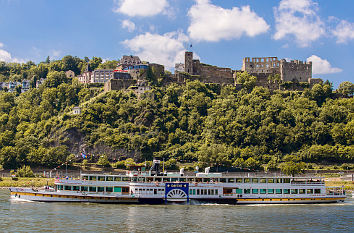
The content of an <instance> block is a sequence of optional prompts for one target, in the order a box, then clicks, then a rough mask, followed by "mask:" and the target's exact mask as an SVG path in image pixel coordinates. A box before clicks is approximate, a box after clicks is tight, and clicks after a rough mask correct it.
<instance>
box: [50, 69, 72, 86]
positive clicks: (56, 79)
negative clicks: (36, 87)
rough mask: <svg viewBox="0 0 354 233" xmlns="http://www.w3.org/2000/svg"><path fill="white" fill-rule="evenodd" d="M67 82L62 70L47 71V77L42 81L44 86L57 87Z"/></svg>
mask: <svg viewBox="0 0 354 233" xmlns="http://www.w3.org/2000/svg"><path fill="white" fill-rule="evenodd" d="M65 82H68V78H67V77H66V75H65V73H64V72H63V71H61V72H58V71H52V72H49V73H48V76H47V79H46V80H45V82H44V85H45V86H46V87H58V86H59V85H60V84H62V83H65Z"/></svg>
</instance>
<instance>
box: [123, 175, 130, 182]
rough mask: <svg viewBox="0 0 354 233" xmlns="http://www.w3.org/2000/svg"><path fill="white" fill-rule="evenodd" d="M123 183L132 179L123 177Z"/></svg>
mask: <svg viewBox="0 0 354 233" xmlns="http://www.w3.org/2000/svg"><path fill="white" fill-rule="evenodd" d="M122 181H130V177H126V176H124V177H122Z"/></svg>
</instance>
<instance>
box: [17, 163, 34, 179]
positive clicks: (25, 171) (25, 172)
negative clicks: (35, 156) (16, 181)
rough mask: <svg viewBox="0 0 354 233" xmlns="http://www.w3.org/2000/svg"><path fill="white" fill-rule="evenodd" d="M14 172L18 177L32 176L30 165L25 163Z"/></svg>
mask: <svg viewBox="0 0 354 233" xmlns="http://www.w3.org/2000/svg"><path fill="white" fill-rule="evenodd" d="M15 174H16V176H18V177H34V174H33V171H32V169H31V167H30V166H26V165H23V166H22V167H21V168H19V169H17V171H16V173H15Z"/></svg>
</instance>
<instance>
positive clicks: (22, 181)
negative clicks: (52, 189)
mask: <svg viewBox="0 0 354 233" xmlns="http://www.w3.org/2000/svg"><path fill="white" fill-rule="evenodd" d="M46 185H50V186H52V185H54V178H33V177H32V178H28V177H18V180H13V179H12V178H11V177H1V180H0V188H8V187H43V186H46Z"/></svg>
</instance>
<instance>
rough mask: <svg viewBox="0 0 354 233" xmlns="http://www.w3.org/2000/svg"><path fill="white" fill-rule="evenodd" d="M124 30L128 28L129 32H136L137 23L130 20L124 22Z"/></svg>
mask: <svg viewBox="0 0 354 233" xmlns="http://www.w3.org/2000/svg"><path fill="white" fill-rule="evenodd" d="M122 28H126V29H127V30H128V32H133V31H134V30H135V23H133V22H132V21H130V20H129V19H125V20H123V21H122Z"/></svg>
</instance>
